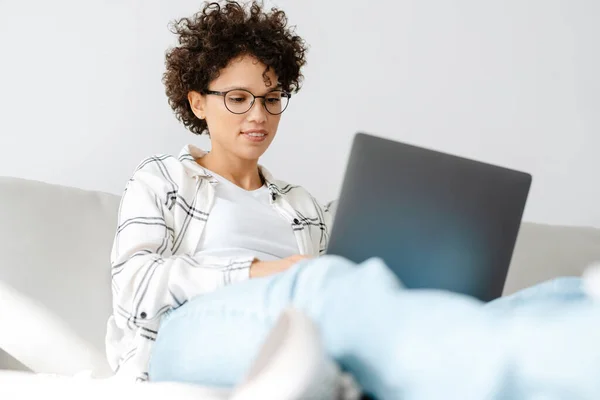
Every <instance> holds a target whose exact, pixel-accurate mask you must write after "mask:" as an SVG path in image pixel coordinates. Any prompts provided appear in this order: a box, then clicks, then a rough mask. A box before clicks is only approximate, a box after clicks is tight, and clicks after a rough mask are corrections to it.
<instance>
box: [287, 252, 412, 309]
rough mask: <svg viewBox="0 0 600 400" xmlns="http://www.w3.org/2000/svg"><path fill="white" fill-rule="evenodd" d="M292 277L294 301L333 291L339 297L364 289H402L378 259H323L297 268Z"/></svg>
mask: <svg viewBox="0 0 600 400" xmlns="http://www.w3.org/2000/svg"><path fill="white" fill-rule="evenodd" d="M294 275H295V277H294V279H295V283H294V287H295V289H294V291H293V294H294V299H293V300H294V302H296V301H302V299H304V298H311V299H314V298H319V297H321V296H322V295H323V294H324V293H328V292H332V291H335V292H336V293H338V294H340V295H341V294H342V293H343V292H345V291H350V292H352V291H354V292H355V291H356V289H357V288H364V287H367V286H368V287H370V288H372V290H385V289H388V288H389V289H393V290H395V289H397V288H398V287H400V286H401V284H400V282H399V280H398V278H397V277H396V276H395V275H394V273H393V272H392V271H391V270H390V269H389V268H388V267H387V265H386V264H385V263H384V262H383V261H382V260H381V259H378V258H371V259H368V260H366V261H364V262H362V263H361V264H355V263H353V262H351V261H349V260H348V259H346V258H343V257H339V256H323V257H320V258H318V259H315V260H312V261H308V262H306V263H302V264H300V265H298V266H297V270H296V271H294Z"/></svg>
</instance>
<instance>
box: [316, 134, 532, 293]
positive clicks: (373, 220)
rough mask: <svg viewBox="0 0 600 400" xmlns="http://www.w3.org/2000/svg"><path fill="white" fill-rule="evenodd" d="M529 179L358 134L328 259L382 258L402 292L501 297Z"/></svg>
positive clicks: (479, 164) (520, 173)
mask: <svg viewBox="0 0 600 400" xmlns="http://www.w3.org/2000/svg"><path fill="white" fill-rule="evenodd" d="M530 186H531V175H529V174H527V173H523V172H519V171H514V170H510V169H506V168H502V167H498V166H494V165H490V164H486V163H482V162H478V161H474V160H469V159H465V158H461V157H457V156H453V155H450V154H444V153H441V152H437V151H432V150H428V149H424V148H420V147H417V146H412V145H408V144H404V143H399V142H395V141H391V140H387V139H383V138H379V137H375V136H371V135H367V134H363V133H359V134H357V135H356V137H355V139H354V142H353V145H352V149H351V153H350V158H349V160H348V166H347V170H346V174H345V178H344V182H343V185H342V190H341V193H340V197H339V202H338V206H337V211H336V215H335V220H334V224H333V228H332V231H331V238H330V242H329V246H328V250H327V253H328V254H334V255H340V256H343V257H346V258H348V259H350V260H352V261H354V262H356V263H360V262H362V261H364V260H366V259H368V258H371V257H379V258H382V259H383V260H384V261H385V262H386V264H387V265H388V266H389V267H390V268H391V269H392V270H393V271H394V272H395V273H396V275H397V276H398V277H399V279H400V280H401V281H402V283H403V284H404V285H405V286H407V287H408V288H414V289H419V288H433V289H442V290H450V291H453V292H458V293H462V294H466V295H470V296H473V297H476V298H478V299H480V300H483V301H490V300H493V299H495V298H497V297H500V296H501V294H502V291H503V288H504V283H505V281H506V276H507V273H508V268H509V265H510V262H511V258H512V254H513V250H514V246H515V242H516V239H517V235H518V232H519V228H520V225H521V219H522V216H523V211H524V208H525V204H526V200H527V196H528V193H529V189H530Z"/></svg>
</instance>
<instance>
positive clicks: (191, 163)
mask: <svg viewBox="0 0 600 400" xmlns="http://www.w3.org/2000/svg"><path fill="white" fill-rule="evenodd" d="M207 154H208V152H207V151H205V150H202V149H200V148H198V147H196V146H194V145H192V144H188V145H185V146H184V147H183V149H181V152H179V156H178V159H179V161H180V162H181V163H182V164H183V166H184V167H185V168H186V170H187V171H188V172H189V173H190V175H191V176H199V177H201V178H207V179H209V180H210V181H211V182H216V179H214V177H213V175H212V173H211V172H210V170H208V169H206V168H204V167H203V166H201V165H200V164H198V163H197V162H196V159H198V158H202V157H204V156H205V155H207ZM258 168H259V170H260V173H261V174H262V176H263V178H265V182H266V184H267V186H268V187H269V188H271V187H274V189H275V190H277V191H280V190H279V186H278V185H277V183H276V181H275V178H273V175H271V173H270V172H269V171H268V170H267V169H266V168H265V167H263V166H262V165H260V164H259V165H258Z"/></svg>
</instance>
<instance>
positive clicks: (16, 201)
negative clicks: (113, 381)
mask: <svg viewBox="0 0 600 400" xmlns="http://www.w3.org/2000/svg"><path fill="white" fill-rule="evenodd" d="M118 203H119V197H118V196H115V195H110V194H105V193H99V192H92V191H85V190H80V189H75V188H69V187H63V186H58V185H51V184H46V183H40V182H35V181H29V180H24V179H15V178H3V177H0V283H4V285H9V286H10V287H11V288H13V289H14V290H15V291H16V292H17V293H19V294H20V295H22V296H24V298H27V299H31V300H32V301H34V302H35V303H36V304H35V305H36V307H40V310H38V311H40V312H41V309H44V310H46V311H47V312H48V313H49V314H48V318H54V319H56V321H62V322H64V324H65V325H64V327H66V328H69V329H71V330H72V332H71V333H72V334H73V335H77V336H78V337H79V338H80V339H81V340H82V341H83V342H84V343H87V344H89V346H90V349H89V350H90V352H91V353H92V355H91V357H90V355H87V356H86V357H83V358H82V359H89V360H98V358H99V357H101V358H102V362H103V364H100V365H85V364H84V365H71V366H67V367H65V365H64V364H60V363H61V360H60V359H57V360H56V361H55V362H56V363H57V365H56V369H53V368H52V366H51V365H49V364H48V362H47V360H44V363H42V364H39V365H38V364H37V362H36V359H35V357H33V355H32V357H31V358H29V357H28V358H27V360H23V359H20V361H21V362H23V363H24V364H25V365H26V366H27V367H29V368H31V369H33V370H36V371H37V372H57V371H58V370H60V371H61V372H67V373H68V372H71V370H72V372H73V373H76V372H78V371H81V370H84V369H89V370H93V371H94V372H96V373H98V374H104V373H106V372H107V371H108V370H109V367H108V363H107V362H106V358H105V356H104V335H105V331H106V321H107V318H108V316H109V314H110V312H111V286H110V249H111V246H112V238H113V235H114V231H115V229H116V223H117V220H116V216H117V210H118ZM7 290H8V289H7ZM13 297H14V296H13ZM32 306H33V304H32ZM0 325H1V326H3V329H6V327H9V328H10V327H11V326H13V328H10V329H16V326H15V325H18V324H14V323H13V324H8V323H7V321H2V315H0ZM40 334H42V335H51V334H52V332H40ZM13 344H14V343H13ZM29 345H30V348H31V351H32V353H33V352H39V351H43V348H41V349H37V348H36V347H35V346H36V343H29ZM38 345H40V346H43V345H45V344H44V342H43V341H40V343H38ZM0 347H4V348H5V349H6V350H7V351H9V352H10V350H9V349H8V347H9V346H8V344H4V346H3V344H2V343H0ZM40 355H41V354H40ZM62 361H64V360H62ZM96 362H97V361H96ZM1 367H2V366H1V365H0V368H1ZM40 368H41V369H44V371H39V370H40Z"/></svg>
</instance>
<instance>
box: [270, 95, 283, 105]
mask: <svg viewBox="0 0 600 400" xmlns="http://www.w3.org/2000/svg"><path fill="white" fill-rule="evenodd" d="M267 101H268V102H269V103H271V104H277V103H279V102H280V101H281V99H280V98H278V97H274V98H268V99H267Z"/></svg>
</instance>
